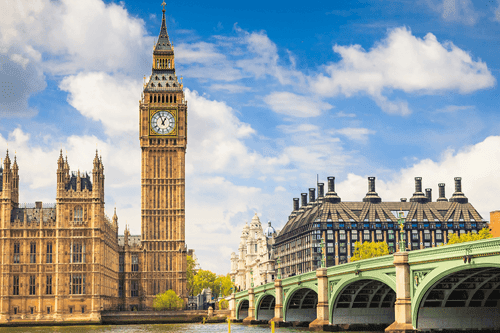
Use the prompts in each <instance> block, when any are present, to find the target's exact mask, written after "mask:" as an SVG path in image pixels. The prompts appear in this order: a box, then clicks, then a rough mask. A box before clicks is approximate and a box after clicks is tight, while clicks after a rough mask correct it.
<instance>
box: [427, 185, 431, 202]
mask: <svg viewBox="0 0 500 333" xmlns="http://www.w3.org/2000/svg"><path fill="white" fill-rule="evenodd" d="M425 196H426V197H427V200H429V202H432V188H426V189H425Z"/></svg>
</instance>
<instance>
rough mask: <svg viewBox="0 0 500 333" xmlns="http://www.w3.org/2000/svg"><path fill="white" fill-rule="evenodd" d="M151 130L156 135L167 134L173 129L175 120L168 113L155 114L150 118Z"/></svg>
mask: <svg viewBox="0 0 500 333" xmlns="http://www.w3.org/2000/svg"><path fill="white" fill-rule="evenodd" d="M151 128H152V129H153V131H155V132H156V133H158V134H169V133H170V132H172V131H173V130H174V128H175V118H174V116H173V115H172V114H171V113H170V112H168V111H159V112H156V113H155V114H154V115H153V117H152V118H151Z"/></svg>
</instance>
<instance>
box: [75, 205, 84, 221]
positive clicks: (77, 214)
mask: <svg viewBox="0 0 500 333" xmlns="http://www.w3.org/2000/svg"><path fill="white" fill-rule="evenodd" d="M74 213H75V214H74V219H73V221H74V222H75V223H82V222H83V209H82V207H81V206H77V207H75V211H74Z"/></svg>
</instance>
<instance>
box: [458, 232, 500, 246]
mask: <svg viewBox="0 0 500 333" xmlns="http://www.w3.org/2000/svg"><path fill="white" fill-rule="evenodd" d="M492 237H493V235H492V234H491V233H490V229H488V228H483V229H481V230H480V231H479V232H478V233H477V234H476V233H472V232H468V233H466V234H462V235H461V236H460V237H459V236H457V234H456V233H451V234H448V245H451V244H458V243H465V242H472V241H476V240H480V239H488V238H492Z"/></svg>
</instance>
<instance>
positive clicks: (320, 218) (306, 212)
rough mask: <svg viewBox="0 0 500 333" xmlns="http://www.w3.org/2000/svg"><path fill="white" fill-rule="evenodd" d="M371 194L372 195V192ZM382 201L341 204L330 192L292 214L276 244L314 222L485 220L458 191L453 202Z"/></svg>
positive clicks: (337, 226)
mask: <svg viewBox="0 0 500 333" xmlns="http://www.w3.org/2000/svg"><path fill="white" fill-rule="evenodd" d="M373 192H374V191H373ZM368 194H370V195H373V193H372V192H371V191H370V192H368ZM375 194H376V193H375ZM365 198H366V197H365ZM424 198H426V197H425V196H424ZM379 200H380V201H378V200H376V201H368V202H366V201H365V202H363V201H362V202H342V201H341V200H340V198H339V197H338V196H335V198H333V197H332V199H330V196H329V193H327V194H326V196H325V197H320V198H318V199H317V200H316V201H314V202H312V203H311V202H310V203H308V204H307V205H305V206H302V207H300V208H299V209H298V210H295V211H293V212H292V214H291V215H290V218H289V220H288V222H287V223H286V224H285V226H284V227H283V229H282V230H281V231H280V233H279V235H278V237H277V238H276V243H281V242H283V241H285V240H287V239H288V238H290V237H295V236H296V235H297V234H301V233H303V232H304V231H306V230H309V229H312V228H313V224H314V223H323V222H329V223H332V224H333V225H334V227H336V228H339V224H340V223H398V218H397V212H398V211H400V210H401V211H404V212H405V217H406V222H408V223H411V222H413V223H419V222H421V223H427V222H435V223H440V222H441V223H445V222H470V221H476V222H481V221H482V217H481V215H479V213H478V212H477V211H476V209H475V208H474V207H473V206H472V205H471V204H470V203H469V202H468V200H467V198H466V197H465V196H464V194H463V193H462V192H455V193H454V194H453V196H452V197H451V198H450V201H438V202H432V201H429V200H418V201H413V202H411V201H410V202H407V201H405V202H399V201H396V202H384V201H382V200H381V199H379ZM377 201H378V202H377Z"/></svg>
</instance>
